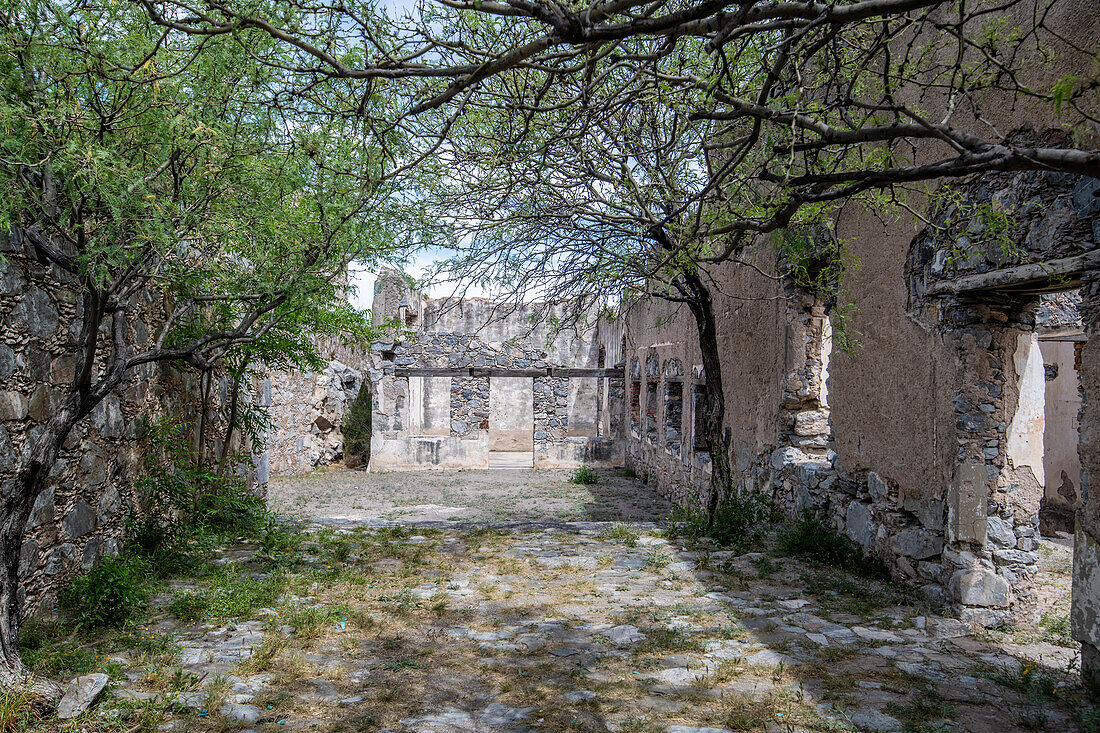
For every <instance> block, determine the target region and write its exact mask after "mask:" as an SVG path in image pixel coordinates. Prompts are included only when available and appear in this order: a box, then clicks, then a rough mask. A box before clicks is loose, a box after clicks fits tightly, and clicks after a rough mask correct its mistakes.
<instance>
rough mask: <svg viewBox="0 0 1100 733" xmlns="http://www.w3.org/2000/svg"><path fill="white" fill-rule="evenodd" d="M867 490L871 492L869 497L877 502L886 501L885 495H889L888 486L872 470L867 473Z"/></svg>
mask: <svg viewBox="0 0 1100 733" xmlns="http://www.w3.org/2000/svg"><path fill="white" fill-rule="evenodd" d="M867 491H869V492H870V493H871V499H873V500H874V501H877V502H883V501H886V497H888V496H889V495H890V487H889V486H887V485H886V482H885V481H883V480H882V477H881V476H879V475H878V474H877V473H875V472H874V471H871V472H870V473H869V474H867Z"/></svg>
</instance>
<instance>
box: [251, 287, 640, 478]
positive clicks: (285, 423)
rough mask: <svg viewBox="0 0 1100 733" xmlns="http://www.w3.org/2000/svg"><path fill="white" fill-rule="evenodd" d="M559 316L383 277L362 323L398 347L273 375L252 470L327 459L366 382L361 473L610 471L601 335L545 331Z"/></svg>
mask: <svg viewBox="0 0 1100 733" xmlns="http://www.w3.org/2000/svg"><path fill="white" fill-rule="evenodd" d="M567 311H568V309H567V307H566V306H564V305H563V306H560V307H557V308H552V309H550V310H547V309H546V308H545V307H544V306H543V305H542V304H539V303H529V304H521V305H518V306H517V305H515V304H507V303H493V302H491V301H488V300H485V299H481V298H467V299H457V298H440V299H434V298H429V297H426V296H424V295H423V294H421V293H420V292H418V291H416V290H414V289H413V288H412V287H411V286H410V285H409V283H408V281H407V280H406V279H405V278H404V277H403V276H402V275H400V274H399V273H396V272H392V271H387V272H385V273H383V275H382V276H381V277H380V278H379V280H378V282H377V284H376V288H375V294H374V303H373V309H372V316H373V318H374V321H375V323H376V324H377V325H380V326H381V325H383V324H397V325H396V329H398V333H399V338H398V339H397V340H395V341H387V342H376V343H374V344H372V346H371V348H370V349H369V350H364V351H362V352H354V351H350V350H344V352H343V353H341V354H340V358H339V359H334V361H333V362H332V363H331V364H330V366H329V368H328V370H326V372H325V373H324V374H322V375H316V376H313V375H311V376H310V377H307V378H305V379H301V378H299V377H297V376H296V375H286V376H285V377H284V378H279V377H276V378H275V379H274V380H273V386H272V388H271V391H272V413H273V414H272V416H273V418H274V419H275V423H276V425H277V429H276V430H275V431H274V434H273V436H272V439H271V441H270V443H269V445H270V448H269V451H268V454H267V457H266V458H265V459H264V461H265V462H268V461H269V462H270V466H271V469H272V470H273V471H275V472H276V473H294V472H301V471H303V470H309V469H310V468H312V466H314V465H320V464H324V463H329V462H331V461H333V460H335V459H337V458H338V457H340V456H341V455H342V453H343V444H342V439H341V435H340V430H339V425H340V421H341V419H342V417H343V415H344V414H345V413H346V411H347V409H348V406H349V405H350V403H351V401H352V400H354V399H355V397H356V395H357V394H358V393H359V390H360V388H361V387H362V386H363V384H364V382H366V383H367V384H368V385H369V390H370V394H371V398H372V416H371V425H372V434H371V450H370V461H369V468H370V470H375V471H377V470H403V469H418V468H492V467H500V468H504V467H509V468H563V467H574V466H580V465H585V464H590V465H605V466H615V465H622V464H623V447H624V442H623V422H622V417H623V372H622V368H621V365H620V366H619V367H618V368H616V367H615V366H614V364H616V363H617V362H619V361H620V359H621V356H620V349H619V348H618V347H617V346H616V347H615V348H614V350H612V351H609V350H608V349H607V348H606V347H605V346H604V345H603V344H602V340H605V339H602V335H603V334H605V333H607V332H609V331H610V330H611V329H612V328H613V326H612V324H610V323H607V322H606V321H602V320H597V319H593V321H594V323H592V324H587V325H585V324H582V325H580V326H578V327H576V328H566V329H562V330H556V329H553V328H552V327H551V325H550V324H551V323H552V322H553V319H554V317H557V318H566V317H568V315H569V314H568V312H567Z"/></svg>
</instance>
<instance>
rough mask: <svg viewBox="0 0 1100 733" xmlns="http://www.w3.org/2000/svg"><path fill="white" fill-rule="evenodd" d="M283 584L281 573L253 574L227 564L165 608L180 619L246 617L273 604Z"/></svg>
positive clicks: (198, 619) (201, 619)
mask: <svg viewBox="0 0 1100 733" xmlns="http://www.w3.org/2000/svg"><path fill="white" fill-rule="evenodd" d="M286 583H287V580H286V576H285V575H283V574H281V573H272V574H270V575H262V576H255V575H253V574H252V573H249V572H247V571H245V570H243V569H242V568H241V567H240V566H238V565H236V564H229V565H225V566H222V567H220V568H217V569H216V570H215V571H214V572H213V573H212V574H211V575H210V576H209V577H208V578H204V580H203V583H202V586H201V587H200V588H199V589H197V590H194V591H186V592H184V593H181V594H179V595H178V596H176V598H175V600H173V601H172V603H171V604H170V605H169V606H168V611H169V613H171V614H172V615H173V616H176V617H177V618H179V619H180V620H181V621H207V620H210V621H215V620H225V619H248V618H250V617H251V616H252V614H253V613H254V612H255V610H256V609H257V608H266V607H270V606H274V605H275V603H276V601H277V600H278V598H279V595H280V594H281V593H282V592H283V590H284V589H285V588H286Z"/></svg>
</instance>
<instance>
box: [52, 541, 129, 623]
mask: <svg viewBox="0 0 1100 733" xmlns="http://www.w3.org/2000/svg"><path fill="white" fill-rule="evenodd" d="M147 573H148V569H147V567H146V566H145V564H144V563H143V562H141V561H140V560H138V559H136V558H132V557H108V558H104V559H103V560H102V561H101V562H100V563H99V564H98V565H96V566H95V567H93V568H92V569H91V570H89V571H88V572H87V573H86V574H85V575H81V576H78V577H76V578H74V579H73V580H72V581H71V582H70V583H69V585H68V587H67V588H65V590H64V591H63V592H62V593H61V595H60V598H59V599H58V601H59V603H60V605H61V608H63V609H65V610H66V611H68V612H69V613H70V614H72V617H73V620H74V621H76V623H77V625H79V626H84V627H90V628H100V627H117V626H121V625H122V624H124V623H126V622H127V621H129V620H130V619H131V618H133V617H134V616H135V615H136V614H137V613H139V612H140V611H141V610H142V609H144V608H145V604H146V603H148V601H149V588H148V586H147V583H146V575H147Z"/></svg>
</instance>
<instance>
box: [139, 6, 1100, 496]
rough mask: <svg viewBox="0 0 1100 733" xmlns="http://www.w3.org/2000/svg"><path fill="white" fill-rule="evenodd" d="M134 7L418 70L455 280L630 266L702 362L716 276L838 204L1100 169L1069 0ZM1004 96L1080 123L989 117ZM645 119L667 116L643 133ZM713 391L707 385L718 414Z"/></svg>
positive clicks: (339, 60)
mask: <svg viewBox="0 0 1100 733" xmlns="http://www.w3.org/2000/svg"><path fill="white" fill-rule="evenodd" d="M134 1H135V2H140V4H141V5H142V7H144V8H145V9H146V11H147V12H148V13H149V15H150V18H151V19H153V21H154V22H156V23H158V24H162V25H164V26H165V27H170V28H174V29H177V30H180V31H183V32H186V33H192V34H196V35H200V36H219V35H233V34H238V33H240V32H241V31H242V29H257V30H260V31H262V32H264V33H267V34H268V35H270V36H271V37H272V38H275V39H278V40H280V41H282V42H284V43H286V44H287V45H288V46H289V47H290V48H292V49H293V52H294V53H293V55H292V57H291V58H290V59H289V60H286V59H284V60H282V61H281V63H283V64H284V66H283V68H286V69H288V70H289V71H291V72H292V73H294V74H295V75H297V76H298V77H299V79H300V80H301V81H300V82H299V83H301V84H303V85H308V84H311V83H314V82H315V81H316V80H319V79H328V78H335V79H341V80H345V81H348V82H349V83H350V82H355V81H358V82H360V83H361V84H363V88H365V89H371V88H373V87H374V85H378V84H382V83H384V82H385V80H392V79H411V80H413V81H414V87H413V91H412V92H411V93H410V94H408V95H407V96H406V97H404V98H402V99H401V100H400V101H399V102H398V103H397V105H396V106H397V110H396V111H397V112H398V113H399V114H400V116H399V118H398V120H397V122H396V123H395V124H396V125H397V127H398V128H399V129H402V130H404V131H405V132H407V133H408V134H409V135H411V136H413V137H414V138H417V139H419V140H420V141H421V144H420V146H419V148H418V155H417V156H415V158H416V159H417V160H426V159H428V158H427V156H435V159H436V160H438V161H441V162H442V163H441V167H442V168H445V169H446V171H447V176H449V177H452V178H454V179H456V180H458V181H464V183H465V185H466V188H467V190H468V192H469V194H468V195H467V196H466V197H465V200H464V201H462V200H458V201H457V203H458V204H460V205H464V206H467V207H468V209H467V210H466V212H464V213H459V214H457V216H458V218H459V219H464V223H465V224H466V225H467V226H468V227H470V229H471V231H475V230H476V233H477V235H478V237H476V238H475V239H474V240H473V241H474V243H475V244H474V249H473V250H472V252H474V253H475V255H476V256H475V257H473V258H471V257H466V258H460V260H461V262H462V264H463V265H464V266H465V270H460V271H464V272H465V273H466V274H467V275H473V274H475V273H480V274H484V273H485V269H484V267H483V264H482V263H484V262H496V263H497V264H498V265H500V269H499V270H498V273H497V274H498V275H500V274H501V273H504V275H505V276H506V277H508V278H511V279H512V282H513V286H515V287H518V286H527V287H531V286H532V285H533V284H535V283H540V282H542V283H544V280H543V279H542V278H540V277H539V275H538V274H537V273H536V272H535V270H536V269H538V268H542V269H541V271H542V273H544V274H547V273H549V274H552V275H554V276H561V275H565V276H566V277H567V278H570V279H571V282H573V283H574V285H573V286H571V287H574V288H575V289H574V292H578V291H584V292H595V291H597V290H599V291H600V292H606V291H607V288H606V287H603V289H602V290H600V288H598V287H596V286H595V285H593V284H594V283H599V284H600V285H601V286H606V285H607V284H608V283H610V282H612V281H615V280H616V279H624V280H625V281H626V284H627V286H628V287H637V288H640V289H641V290H643V291H645V292H647V293H648V292H651V291H659V293H660V294H661V295H662V296H666V295H667V296H668V297H670V298H672V299H676V298H682V299H684V302H685V303H687V304H689V307H691V309H692V311H693V313H695V314H696V317H697V322H698V324H699V327H700V329H699V331H700V340H701V343H703V344H704V346H703V348H704V351H707V350H708V348H709V347H707V346H706V345H705V344H706V342H708V341H709V340H711V338H712V336H711V334H712V333H713V329H712V328H710V326H708V325H707V315H706V310H707V303H709V298H710V296H709V290H708V285H707V277H706V274H705V273H706V267H707V265H709V264H712V263H716V262H721V261H726V260H731V259H733V260H735V259H737V258H738V256H739V253H740V252H741V251H742V250H743V248H744V247H746V246H748V245H749V244H751V243H753V242H755V241H758V240H759V238H760V237H762V236H766V235H769V234H771V233H773V232H777V231H778V230H789V229H792V228H797V227H798V226H799V225H800V224H803V223H806V222H820V221H827V220H828V214H829V209H828V208H827V206H828V205H829V204H830V203H831V202H844V201H847V200H850V199H852V198H853V197H856V196H860V195H862V196H865V197H866V198H867V199H869V200H870V201H871V203H872V205H873V206H876V207H880V206H881V205H882V204H888V205H890V206H893V205H896V204H900V205H902V206H908V205H909V204H908V202H907V201H906V199H905V196H904V193H905V188H906V187H908V186H913V185H914V184H918V183H920V182H924V181H930V180H934V179H942V178H950V177H961V176H967V175H972V174H975V173H981V172H984V171H994V170H1041V171H1057V172H1063V173H1070V174H1078V175H1091V176H1096V175H1100V151H1098V149H1097V143H1096V135H1095V131H1094V130H1093V129H1092V126H1095V124H1096V123H1097V119H1098V118H1097V116H1096V110H1097V108H1098V106H1100V105H1098V92H1100V64H1096V63H1095V59H1094V53H1095V52H1094V49H1093V45H1090V43H1089V41H1090V39H1091V38H1092V34H1091V32H1090V29H1088V28H1085V27H1073V21H1072V18H1070V19H1069V20H1068V21H1067V17H1066V15H1067V10H1071V9H1072V3H1073V0H973V1H972V2H958V0H852V1H851V2H839V3H831V2H820V1H818V0H786V1H785V2H771V1H770V0H711V1H704V2H690V1H689V0H679V1H671V2H668V1H665V2H641V0H626V1H625V2H623V1H621V0H608V1H606V2H597V3H573V4H571V3H559V2H549V1H548V0H432V1H428V0H425V1H424V2H422V3H421V5H420V6H419V8H418V11H417V12H416V13H413V14H410V15H409V16H407V17H405V18H404V19H403V20H398V21H394V22H390V23H387V22H383V21H381V20H380V19H379V14H378V13H377V12H376V10H375V8H374V7H373V5H372V4H371V3H369V2H363V3H351V4H348V3H341V4H340V5H338V6H336V7H333V6H332V5H330V4H328V3H325V2H320V1H319V0H272V1H271V2H270V3H268V4H267V5H266V6H264V7H262V8H256V7H254V6H249V7H248V8H246V9H241V8H235V7H230V6H226V5H224V4H213V3H208V4H205V5H202V6H196V5H194V4H190V3H186V4H185V3H180V2H176V0H134ZM303 18H305V19H310V20H308V22H305V23H303V22H302V21H303ZM385 27H393V28H396V29H397V32H396V33H394V34H391V35H388V36H384V34H383V31H382V29H383V28H385ZM1075 39H1076V40H1075ZM1052 61H1056V62H1057V63H1058V64H1059V68H1060V69H1061V70H1062V71H1060V72H1059V73H1057V74H1055V75H1054V77H1053V78H1046V77H1050V74H1049V72H1047V71H1044V69H1045V68H1046V67H1047V66H1049V64H1050V63H1051V62H1052ZM1011 105H1017V106H1018V108H1019V109H1020V110H1021V111H1026V112H1027V113H1028V114H1032V113H1034V112H1035V111H1036V110H1038V113H1037V117H1038V118H1039V119H1042V118H1043V117H1044V116H1046V117H1047V118H1048V119H1049V120H1050V122H1051V124H1053V125H1056V126H1058V127H1059V128H1061V131H1062V132H1063V133H1066V132H1067V131H1068V133H1069V134H1060V135H1053V136H1051V135H1043V134H1021V133H1020V131H1018V130H1016V129H1014V127H1012V126H1007V127H1006V126H1004V125H1003V124H1002V123H1001V122H999V121H998V120H997V119H995V117H994V116H991V115H990V114H989V111H990V110H991V109H992V110H994V111H999V110H1000V109H1003V108H1004V107H1006V106H1011ZM658 108H663V111H661V110H659V109H658ZM643 118H647V119H650V120H660V123H659V125H658V127H659V128H660V134H659V135H656V136H651V140H650V141H649V142H645V141H644V140H642V139H641V138H639V137H638V136H639V135H641V136H642V137H644V136H645V135H646V134H648V132H649V130H647V129H646V128H645V127H644V126H639V125H640V124H641V123H640V122H639V120H641V119H643ZM672 119H675V120H676V122H675V125H671V124H670V123H669V121H670V120H672ZM600 125H603V127H600ZM654 129H655V130H656V129H658V128H654ZM1038 132H1041V131H1038ZM670 135H671V137H670ZM659 138H664V139H665V142H668V143H669V144H670V145H671V146H672V147H671V148H669V149H667V150H666V149H662V148H661V144H659V143H658V139H659ZM678 146H679V147H678ZM692 146H694V149H693V148H692ZM481 147H484V148H485V150H486V151H490V152H489V153H488V154H485V155H482V154H481V150H480V148H481ZM647 158H648V159H647ZM505 168H507V169H508V170H507V171H506V172H504V173H502V172H501V171H502V170H503V169H505ZM669 170H673V171H676V176H680V175H684V177H682V178H679V179H677V180H668V176H667V172H668V171H669ZM674 178H675V176H674ZM441 200H445V199H441ZM452 200H455V199H452ZM624 200H625V201H629V204H623V201H624ZM485 202H493V205H492V206H490V205H487V204H486V203H485ZM462 211H463V210H462V209H461V206H460V207H455V208H454V209H453V210H452V211H448V212H446V213H448V214H450V215H455V212H462ZM469 212H477V214H476V215H475V214H470V213H469ZM914 213H915V214H917V215H918V216H920V215H922V212H920V211H919V210H915V211H914ZM478 217H482V220H483V221H485V222H495V223H497V224H498V225H500V226H498V229H497V232H498V233H504V232H507V233H508V235H507V236H508V237H510V238H511V241H510V242H508V241H504V239H502V238H501V237H494V236H493V234H492V232H490V231H488V230H487V228H486V227H484V226H481V225H480V224H478V223H477V219H478ZM505 225H507V226H505ZM536 234H537V235H538V236H537V237H536ZM525 237H526V238H528V239H531V240H537V241H538V242H541V243H544V244H545V247H546V249H545V250H544V251H536V249H534V248H535V245H534V244H532V241H523V239H524V238H525ZM778 239H779V240H780V241H789V239H788V237H787V236H786V235H785V236H783V237H779V238H778ZM509 247H512V248H513V249H514V251H515V254H514V255H513V254H511V253H509V252H508V251H507V250H508V248H509ZM494 255H496V256H495V257H494ZM827 269H831V270H832V271H835V269H836V268H835V266H830V267H828V268H827ZM643 283H644V284H643ZM712 285H713V283H711V286H712ZM543 287H545V284H544V285H543ZM521 289H522V288H521ZM569 289H570V286H557V287H556V291H557V292H560V293H564V292H568V291H569ZM704 361H705V362H711V361H713V362H714V365H713V366H712V365H711V364H709V363H708V365H707V371H708V381H713V383H714V385H713V386H717V383H718V381H719V380H720V377H719V374H718V370H717V360H716V359H712V358H709V357H707V356H704ZM719 399H720V396H719V394H715V393H713V392H711V391H710V390H709V389H708V398H707V399H706V400H704V405H705V409H706V411H707V412H708V413H711V412H712V411H715V410H717V409H718V408H719V407H720V402H719ZM704 422H705V423H706V424H707V425H708V426H709V427H708V432H710V430H712V429H713V430H718V429H720V427H721V423H720V421H719V420H717V419H715V420H711V419H707V420H705V421H704ZM708 442H711V443H712V448H714V446H716V445H717V442H718V441H717V438H716V437H715V436H711V437H710V438H709V439H708ZM722 452H723V455H722V456H721V460H716V462H715V467H716V469H717V470H716V477H717V478H718V480H719V481H723V480H724V477H723V476H721V474H722V473H725V471H726V469H724V468H722V466H721V465H720V464H724V462H725V460H726V457H725V455H724V450H723V451H722ZM712 453H713V450H712ZM715 458H718V455H717V454H715ZM712 501H713V496H712Z"/></svg>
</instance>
